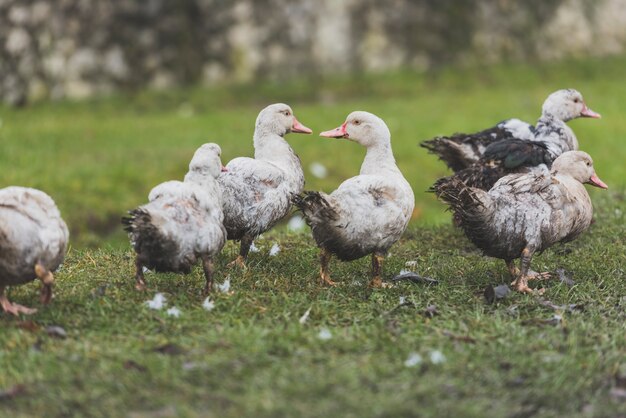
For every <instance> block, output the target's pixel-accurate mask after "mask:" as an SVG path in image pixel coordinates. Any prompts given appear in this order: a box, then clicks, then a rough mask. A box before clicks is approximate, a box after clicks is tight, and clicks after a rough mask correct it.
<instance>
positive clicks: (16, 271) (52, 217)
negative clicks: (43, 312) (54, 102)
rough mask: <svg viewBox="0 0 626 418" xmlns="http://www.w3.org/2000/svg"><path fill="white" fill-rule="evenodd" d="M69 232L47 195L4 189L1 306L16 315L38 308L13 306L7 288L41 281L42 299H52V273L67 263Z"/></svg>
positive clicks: (0, 203)
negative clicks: (8, 297)
mask: <svg viewBox="0 0 626 418" xmlns="http://www.w3.org/2000/svg"><path fill="white" fill-rule="evenodd" d="M68 239H69V232H68V229H67V225H66V224H65V222H64V221H63V219H62V218H61V214H60V212H59V210H58V208H57V206H56V205H55V203H54V201H53V200H52V198H51V197H50V196H48V195H47V194H46V193H44V192H42V191H40V190H36V189H31V188H26V187H15V186H13V187H7V188H5V189H2V190H0V303H1V305H2V308H3V309H4V310H5V311H6V312H10V313H12V314H18V313H26V314H28V313H33V312H35V310H34V309H29V308H26V307H24V306H20V305H17V304H12V303H11V302H9V300H8V299H7V298H6V296H5V295H4V288H5V287H6V286H11V285H17V284H23V283H27V282H30V281H32V280H35V279H36V278H39V279H40V280H42V282H43V287H42V292H41V299H42V302H44V303H47V302H49V301H50V299H51V298H52V282H53V280H54V278H53V276H52V273H51V272H53V271H55V270H56V269H57V268H58V267H59V265H61V263H62V262H63V259H64V257H65V251H66V249H67V243H68Z"/></svg>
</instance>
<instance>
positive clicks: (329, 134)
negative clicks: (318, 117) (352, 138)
mask: <svg viewBox="0 0 626 418" xmlns="http://www.w3.org/2000/svg"><path fill="white" fill-rule="evenodd" d="M320 136H323V137H325V138H348V136H349V135H348V132H347V131H346V123H345V122H344V124H343V125H341V126H340V127H338V128H335V129H332V130H330V131H324V132H322V133H321V134H320Z"/></svg>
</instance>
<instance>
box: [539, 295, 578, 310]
mask: <svg viewBox="0 0 626 418" xmlns="http://www.w3.org/2000/svg"><path fill="white" fill-rule="evenodd" d="M537 302H539V304H540V305H541V306H545V307H546V308H550V309H554V310H555V311H563V312H573V311H582V310H584V309H585V305H584V304H582V303H570V304H568V305H557V304H555V303H553V302H550V301H549V300H547V299H542V298H537Z"/></svg>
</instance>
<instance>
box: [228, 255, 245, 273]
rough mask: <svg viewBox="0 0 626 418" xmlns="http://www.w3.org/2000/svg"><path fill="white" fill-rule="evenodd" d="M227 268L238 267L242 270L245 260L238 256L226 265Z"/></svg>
mask: <svg viewBox="0 0 626 418" xmlns="http://www.w3.org/2000/svg"><path fill="white" fill-rule="evenodd" d="M226 267H227V268H229V269H231V268H233V267H239V268H240V269H242V270H245V269H246V259H245V258H243V257H242V256H240V255H238V256H237V258H235V259H234V260H233V261H231V262H230V263H228V264H227V265H226Z"/></svg>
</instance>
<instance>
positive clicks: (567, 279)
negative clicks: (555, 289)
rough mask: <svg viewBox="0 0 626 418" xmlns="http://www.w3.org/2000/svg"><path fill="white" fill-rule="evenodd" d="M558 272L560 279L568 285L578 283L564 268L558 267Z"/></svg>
mask: <svg viewBox="0 0 626 418" xmlns="http://www.w3.org/2000/svg"><path fill="white" fill-rule="evenodd" d="M556 274H557V275H558V276H559V281H560V282H561V283H563V284H564V285H566V286H569V287H572V286H574V285H575V284H576V282H575V281H574V280H572V278H571V277H568V276H567V273H566V272H565V270H564V269H556Z"/></svg>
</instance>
